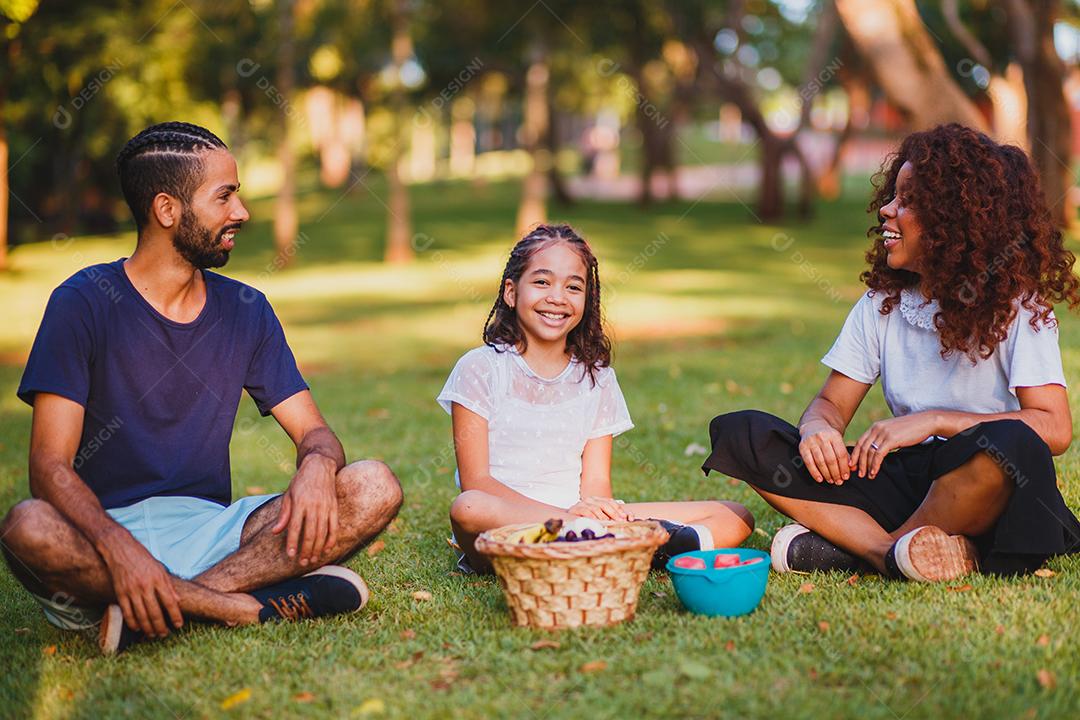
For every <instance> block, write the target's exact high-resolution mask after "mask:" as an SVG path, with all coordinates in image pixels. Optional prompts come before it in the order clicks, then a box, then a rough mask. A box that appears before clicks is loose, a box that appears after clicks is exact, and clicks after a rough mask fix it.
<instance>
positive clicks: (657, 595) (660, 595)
mask: <svg viewBox="0 0 1080 720" xmlns="http://www.w3.org/2000/svg"><path fill="white" fill-rule="evenodd" d="M652 596H653V597H654V598H664V597H667V593H663V592H660V591H658V590H653V592H652Z"/></svg>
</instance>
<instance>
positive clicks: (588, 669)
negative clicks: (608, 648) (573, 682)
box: [578, 660, 607, 673]
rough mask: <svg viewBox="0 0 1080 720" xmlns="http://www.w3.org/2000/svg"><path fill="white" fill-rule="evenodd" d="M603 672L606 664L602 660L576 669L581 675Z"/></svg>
mask: <svg viewBox="0 0 1080 720" xmlns="http://www.w3.org/2000/svg"><path fill="white" fill-rule="evenodd" d="M604 670H607V662H605V661H603V660H593V661H591V662H587V663H585V664H584V665H582V666H581V667H579V668H578V672H583V673H594V672H603V671H604Z"/></svg>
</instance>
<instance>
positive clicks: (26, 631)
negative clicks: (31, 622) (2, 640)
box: [15, 627, 30, 635]
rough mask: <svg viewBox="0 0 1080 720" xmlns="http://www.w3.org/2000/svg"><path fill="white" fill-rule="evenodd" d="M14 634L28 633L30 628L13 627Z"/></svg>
mask: <svg viewBox="0 0 1080 720" xmlns="http://www.w3.org/2000/svg"><path fill="white" fill-rule="evenodd" d="M15 634H16V635H29V634H30V628H28V627H21V628H15Z"/></svg>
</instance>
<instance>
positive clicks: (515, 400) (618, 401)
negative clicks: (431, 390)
mask: <svg viewBox="0 0 1080 720" xmlns="http://www.w3.org/2000/svg"><path fill="white" fill-rule="evenodd" d="M438 402H439V405H441V406H442V408H443V409H444V410H446V412H447V413H450V412H451V405H452V403H458V404H459V405H461V406H462V407H464V408H466V409H468V410H471V411H472V412H474V413H476V414H477V415H479V416H480V417H482V418H484V419H485V420H487V423H488V463H489V468H490V469H489V472H490V473H491V476H492V477H493V478H495V479H496V480H498V481H499V482H501V483H503V484H504V485H507V486H508V487H510V488H512V489H514V490H516V491H517V492H519V493H521V494H522V495H525V496H527V497H529V498H532V499H533V500H537V501H539V502H543V503H548V504H549V505H555V506H557V507H561V508H568V507H570V506H571V505H574V504H575V503H577V502H578V500H580V499H581V454H582V452H583V451H584V450H585V443H587V442H588V441H589V440H591V439H593V438H598V437H603V436H605V435H618V434H619V433H622V432H625V431H627V430H629V429H630V428H632V427H634V423H633V422H631V420H630V412H629V411H628V410H627V408H626V401H625V400H624V399H623V395H622V390H620V389H619V383H618V381H617V380H616V379H615V371H614V370H613V369H612V368H610V367H605V368H600V369H599V370H597V371H596V384H595V385H593V383H592V381H591V380H590V379H589V376H588V373H587V372H585V367H584V365H582V364H581V363H580V362H578V361H577V360H576V359H574V360H571V361H570V362H569V363H568V364H567V366H566V368H565V369H564V370H563V371H562V372H561V373H559V374H558V375H557V376H555V377H553V378H544V377H540V376H539V375H537V374H536V373H535V372H533V370H532V368H530V367H529V366H528V364H527V363H526V362H525V359H524V358H523V357H521V355H520V354H519V353H518V352H517V351H516V350H515V349H514V348H511V347H505V346H502V347H500V348H499V351H498V352H497V351H496V350H495V348H492V347H489V346H487V345H485V346H483V347H478V348H475V349H473V350H470V351H469V352H467V353H465V355H464V356H462V358H461V359H460V360H458V362H457V365H455V366H454V370H453V371H452V372H451V373H450V377H449V378H448V379H447V381H446V385H445V386H444V387H443V389H442V392H440V393H439V397H438ZM458 484H459V485H460V480H459V481H458Z"/></svg>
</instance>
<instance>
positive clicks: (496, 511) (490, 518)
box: [450, 490, 754, 572]
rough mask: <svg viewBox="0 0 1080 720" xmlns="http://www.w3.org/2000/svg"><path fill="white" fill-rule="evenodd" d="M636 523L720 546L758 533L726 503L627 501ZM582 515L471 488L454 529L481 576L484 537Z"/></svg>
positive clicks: (486, 567)
mask: <svg viewBox="0 0 1080 720" xmlns="http://www.w3.org/2000/svg"><path fill="white" fill-rule="evenodd" d="M622 507H623V509H624V510H626V511H627V512H628V513H629V514H630V515H631V517H633V518H635V519H650V518H653V519H663V520H671V521H673V522H677V523H680V524H682V525H700V526H704V527H705V528H707V529H708V530H709V532H710V533H711V534H712V537H713V545H714V546H715V547H736V546H738V545H739V544H740V543H742V542H743V540H745V539H746V538H747V537H748V536H749V535H750V533H751V532H753V530H754V518H753V516H752V515H751V514H750V511H749V510H747V509H746V508H745V507H743V506H742V505H740V504H739V503H736V502H730V501H727V500H688V501H683V502H647V503H626V504H625V505H623V506H622ZM575 517H577V516H576V515H573V514H571V513H569V512H567V511H566V510H565V509H564V508H558V507H555V506H554V505H547V504H545V503H541V502H537V501H535V500H530V501H528V502H522V501H520V500H517V499H514V500H510V499H507V498H501V497H499V496H497V495H492V494H491V493H486V492H483V491H481V490H466V491H464V492H462V493H461V494H460V495H458V496H457V498H456V499H455V500H454V502H453V504H452V505H451V506H450V525H451V527H453V530H454V537H455V538H456V540H457V542H458V545H459V546H460V547H461V550H462V552H464V553H465V557H466V558H467V559H468V561H469V564H470V565H471V566H472V567H473V569H475V570H476V571H477V572H490V571H491V564H490V563H489V562H488V560H487V558H485V557H484V556H483V555H481V554H480V553H478V552H476V550H475V548H474V543H475V542H476V537H477V535H479V534H480V533H482V532H484V531H486V530H491V529H492V528H497V527H502V526H503V525H514V524H517V523H533V522H544V521H545V520H549V519H551V518H562V519H564V520H572V519H573V518H575Z"/></svg>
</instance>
